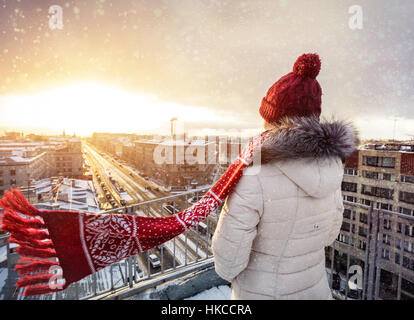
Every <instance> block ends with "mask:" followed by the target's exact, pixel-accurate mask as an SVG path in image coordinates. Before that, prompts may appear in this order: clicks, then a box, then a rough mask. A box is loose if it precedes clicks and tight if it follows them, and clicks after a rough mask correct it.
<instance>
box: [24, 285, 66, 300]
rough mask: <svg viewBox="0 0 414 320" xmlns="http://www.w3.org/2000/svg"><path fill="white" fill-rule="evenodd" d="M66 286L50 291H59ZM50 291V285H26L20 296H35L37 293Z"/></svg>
mask: <svg viewBox="0 0 414 320" xmlns="http://www.w3.org/2000/svg"><path fill="white" fill-rule="evenodd" d="M65 289H66V288H65V287H64V288H62V289H55V290H53V291H52V292H59V291H63V290H65ZM52 292H51V291H50V287H49V286H48V285H46V284H43V285H37V286H31V287H26V289H25V290H24V291H23V293H22V296H25V297H27V296H37V295H39V294H49V293H52Z"/></svg>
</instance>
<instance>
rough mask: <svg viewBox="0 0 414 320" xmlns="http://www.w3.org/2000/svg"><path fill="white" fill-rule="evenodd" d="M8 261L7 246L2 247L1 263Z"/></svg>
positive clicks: (0, 249)
mask: <svg viewBox="0 0 414 320" xmlns="http://www.w3.org/2000/svg"><path fill="white" fill-rule="evenodd" d="M6 260H7V246H1V247H0V263H2V262H4V261H6Z"/></svg>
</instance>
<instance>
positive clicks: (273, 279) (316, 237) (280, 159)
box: [213, 54, 359, 299]
mask: <svg viewBox="0 0 414 320" xmlns="http://www.w3.org/2000/svg"><path fill="white" fill-rule="evenodd" d="M320 66H321V63H320V59H319V57H318V55H316V54H304V55H302V56H300V57H299V58H298V59H297V61H296V62H295V64H294V67H293V71H292V72H290V73H288V74H287V75H285V76H283V77H282V78H280V79H279V80H278V81H277V82H276V83H275V84H274V85H273V86H272V87H271V88H270V89H269V90H268V92H267V94H266V96H265V97H264V98H263V100H262V104H261V106H260V109H259V112H260V115H261V116H262V117H263V119H264V121H265V122H264V127H265V129H266V130H271V131H270V137H269V138H267V139H266V141H265V142H264V144H263V145H262V148H261V149H262V150H261V165H260V167H259V168H258V165H257V161H254V162H253V165H252V166H250V167H248V168H247V169H245V172H244V175H243V177H242V178H241V180H240V181H239V183H238V184H237V185H236V187H235V189H234V190H233V192H232V193H231V194H230V196H229V197H228V198H227V200H226V202H225V204H224V206H223V209H222V212H221V216H220V220H219V223H218V226H217V229H216V232H215V234H214V237H213V253H214V257H215V268H216V271H217V273H218V274H219V275H220V276H221V277H222V278H224V279H226V280H228V281H230V282H231V284H232V299H332V295H331V291H330V289H329V285H328V279H327V274H326V271H325V252H324V247H325V246H328V245H330V244H332V242H333V241H334V240H335V239H336V237H337V236H338V233H339V230H340V227H341V224H342V212H343V209H344V208H343V204H342V195H341V182H342V176H343V164H342V163H343V161H344V159H345V158H346V157H348V156H349V155H350V154H351V153H352V152H353V150H354V149H355V148H356V146H357V144H358V143H359V140H358V136H357V132H356V130H355V129H354V128H353V127H352V125H350V124H348V123H345V122H340V121H332V122H324V123H322V122H320V121H319V117H320V114H321V95H322V90H321V87H320V85H319V83H318V81H317V80H316V76H317V75H318V73H319V70H320ZM258 155H259V154H256V156H258ZM259 163H260V162H259Z"/></svg>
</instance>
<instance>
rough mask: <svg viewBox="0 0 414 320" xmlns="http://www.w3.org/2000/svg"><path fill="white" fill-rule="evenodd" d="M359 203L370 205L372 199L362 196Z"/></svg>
mask: <svg viewBox="0 0 414 320" xmlns="http://www.w3.org/2000/svg"><path fill="white" fill-rule="evenodd" d="M361 203H362V204H365V205H366V206H371V203H372V201H371V200H368V199H364V198H362V199H361Z"/></svg>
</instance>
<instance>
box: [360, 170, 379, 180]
mask: <svg viewBox="0 0 414 320" xmlns="http://www.w3.org/2000/svg"><path fill="white" fill-rule="evenodd" d="M362 176H363V177H364V178H368V179H376V180H378V172H375V171H367V170H362Z"/></svg>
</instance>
